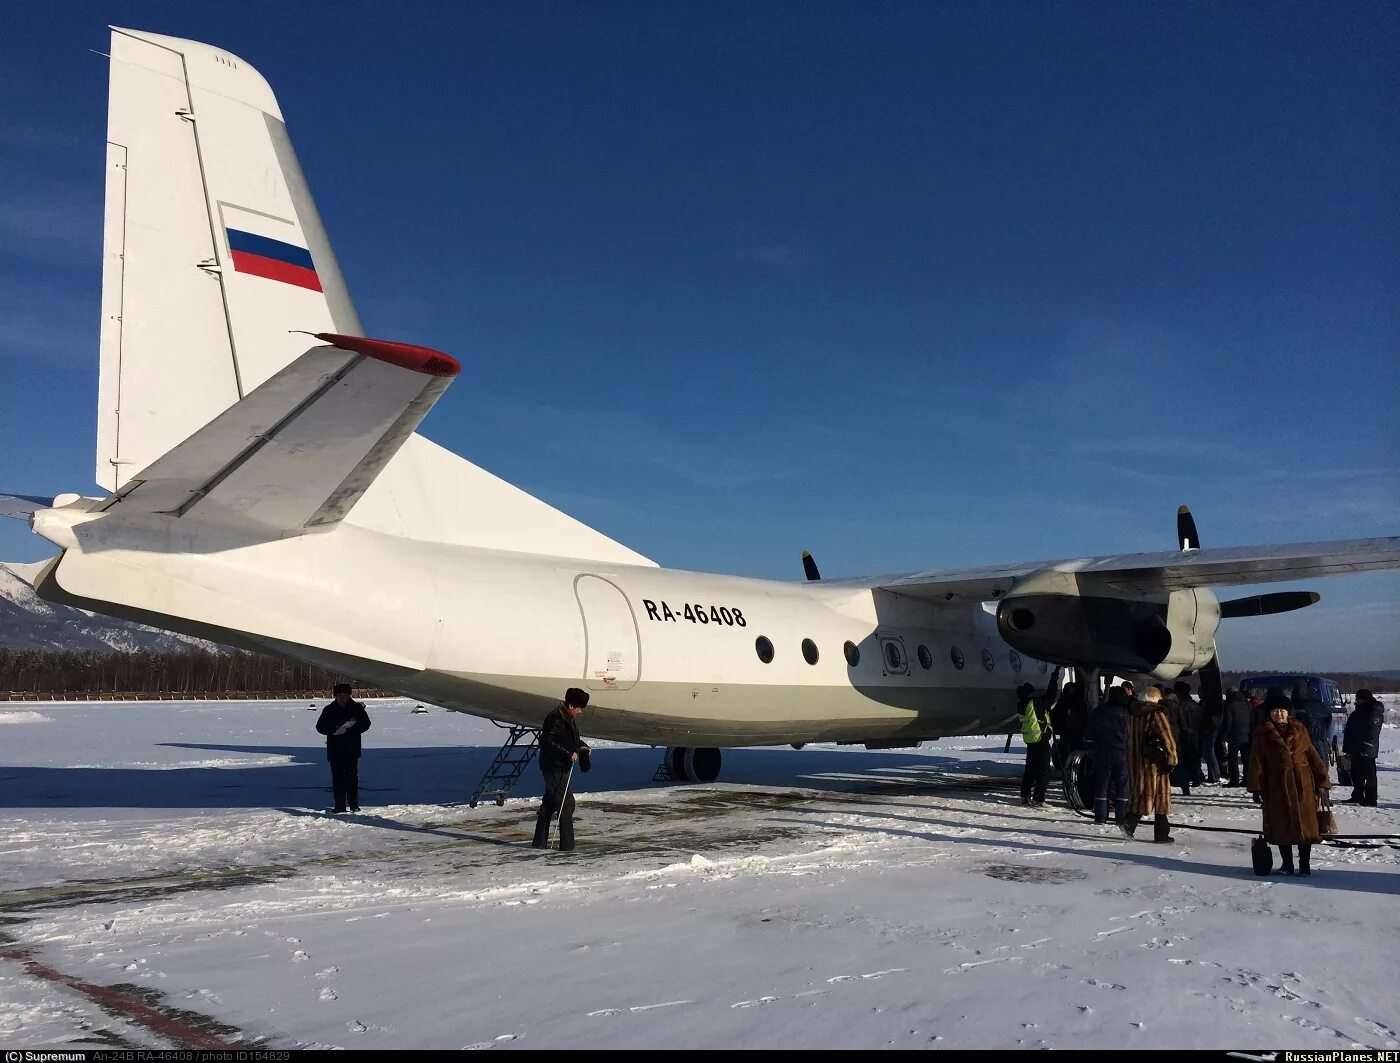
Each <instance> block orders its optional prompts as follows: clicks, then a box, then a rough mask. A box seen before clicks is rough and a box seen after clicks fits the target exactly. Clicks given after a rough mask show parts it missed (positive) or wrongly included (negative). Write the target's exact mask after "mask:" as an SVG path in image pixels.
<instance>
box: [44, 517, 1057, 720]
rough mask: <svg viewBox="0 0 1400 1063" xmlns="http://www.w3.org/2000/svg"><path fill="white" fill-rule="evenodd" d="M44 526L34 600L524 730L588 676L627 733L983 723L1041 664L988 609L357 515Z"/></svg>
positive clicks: (597, 704) (596, 712)
mask: <svg viewBox="0 0 1400 1063" xmlns="http://www.w3.org/2000/svg"><path fill="white" fill-rule="evenodd" d="M35 529H36V531H39V532H40V533H41V534H43V535H45V536H47V537H48V538H50V539H52V540H53V541H55V542H56V543H58V544H59V545H60V546H63V547H65V551H66V552H65V554H64V555H63V557H62V559H61V561H60V562H59V564H58V565H57V566H56V568H54V569H52V570H51V571H50V575H49V577H48V578H46V579H45V580H43V581H41V586H40V592H41V593H44V594H48V595H50V596H53V597H62V596H66V598H67V600H75V601H76V604H80V605H85V606H87V607H90V608H98V609H101V610H103V611H107V612H114V611H115V612H118V613H119V614H122V615H128V616H132V617H133V618H136V619H142V620H145V621H147V622H151V623H155V624H158V625H161V626H165V627H168V628H172V629H175V630H183V631H187V632H190V633H193V634H201V635H206V636H208V637H211V638H215V639H222V640H223V641H226V642H232V643H234V644H239V645H244V646H249V647H254V648H263V649H271V650H275V651H278V652H283V653H286V654H289V655H292V656H295V657H298V658H301V659H303V660H307V661H311V662H314V663H317V664H321V665H323V666H325V667H328V668H332V669H335V670H338V671H341V672H344V673H346V674H348V675H352V676H354V677H356V678H357V679H359V680H361V681H362V682H366V683H373V684H376V685H380V686H384V687H387V688H390V689H394V690H397V691H400V692H402V693H403V694H405V695H408V696H412V697H417V698H422V699H424V700H429V701H432V702H435V703H437V704H440V705H443V706H445V707H448V708H452V709H456V710H460V711H463V712H469V713H472V714H475V715H480V716H487V717H491V718H494V719H498V720H503V721H511V722H520V723H526V724H537V723H538V722H539V721H540V720H541V719H542V718H543V716H544V714H545V713H546V712H547V711H548V710H549V708H550V707H551V706H552V705H554V704H556V703H557V702H558V699H559V698H560V697H561V695H562V693H563V691H564V689H565V688H566V687H569V686H581V687H584V688H585V689H587V690H588V691H589V692H590V694H591V697H592V700H591V702H590V705H589V713H588V727H587V731H588V733H589V734H592V735H595V736H598V737H602V738H610V739H616V740H620V741H629V742H639V743H647V744H654V745H677V746H739V745H763V744H775V743H782V742H794V743H796V742H811V741H851V742H866V741H869V742H898V741H901V740H908V741H910V742H912V741H913V740H916V739H919V738H933V737H938V736H941V735H948V734H982V733H995V732H997V731H998V730H1001V731H1004V730H1005V728H1006V725H1007V724H1008V722H1009V721H1010V719H1011V717H1012V715H1013V713H1014V702H1015V697H1014V688H1015V686H1016V685H1017V684H1018V683H1020V682H1022V681H1025V680H1030V681H1032V682H1034V683H1036V685H1037V686H1042V685H1043V684H1044V683H1045V682H1046V681H1047V679H1048V676H1047V675H1046V674H1045V673H1046V672H1047V671H1048V668H1047V667H1046V666H1045V665H1043V664H1042V663H1041V662H1038V661H1032V660H1030V659H1023V658H1022V657H1020V656H1018V655H1016V654H1015V653H1014V651H1012V650H1011V649H1010V648H1009V647H1008V646H1007V645H1006V644H1005V643H1004V642H1003V641H1002V640H1001V639H1000V637H999V636H998V635H997V633H996V625H995V620H994V618H993V617H992V616H991V615H990V614H988V613H987V612H986V611H985V610H984V609H983V608H982V606H981V604H980V603H974V604H971V605H968V604H958V605H946V606H945V605H937V606H934V605H931V604H929V603H928V602H925V601H918V600H915V599H912V598H907V597H903V596H900V595H895V594H890V593H886V592H880V591H873V592H872V591H871V590H869V589H867V588H860V589H853V588H844V589H843V588H842V586H841V585H840V584H839V583H832V584H824V583H785V582H776V581H771V580H758V579H745V578H741V577H736V576H722V575H711V574H707V573H700V572H684V571H676V570H671V569H662V568H656V567H651V566H643V565H625V564H616V563H602V562H587V561H580V560H578V559H566V558H549V557H542V556H540V555H536V554H516V553H510V552H505V551H496V550H485V549H480V548H474V547H467V546H458V545H452V544H443V543H431V542H421V541H416V540H409V539H404V538H401V537H397V536H390V535H385V534H383V533H380V532H376V531H371V530H368V529H365V528H362V527H358V526H355V525H353V524H349V523H345V524H341V525H338V526H335V527H333V528H331V529H329V530H327V531H324V532H313V533H308V534H304V535H300V536H296V537H292V538H286V539H280V540H273V541H250V540H249V539H247V538H243V539H239V538H237V537H236V536H235V535H234V533H231V532H229V531H227V530H224V529H218V528H212V527H209V526H205V525H200V524H197V523H193V522H190V521H189V520H188V519H187V518H186V519H181V520H174V519H169V518H164V517H142V518H140V519H132V518H122V517H119V516H118V515H117V514H113V513H109V514H105V515H101V516H97V515H94V514H86V513H81V512H76V511H69V510H65V509H56V510H48V511H45V512H43V513H41V514H39V515H38V516H37V517H36V521H35ZM153 546H156V547H157V548H155V549H153V548H152V547H153ZM760 640H766V644H765V643H761V642H760ZM804 640H808V642H809V645H808V646H806V647H804ZM847 643H849V644H851V646H852V647H854V651H855V652H853V653H851V654H850V656H849V657H848V652H847V649H846V646H847ZM770 647H771V650H770ZM760 649H762V652H760ZM804 649H805V652H804ZM808 657H813V658H815V660H814V662H812V663H809V660H808ZM764 658H768V659H767V660H765V659H764ZM852 661H854V663H852Z"/></svg>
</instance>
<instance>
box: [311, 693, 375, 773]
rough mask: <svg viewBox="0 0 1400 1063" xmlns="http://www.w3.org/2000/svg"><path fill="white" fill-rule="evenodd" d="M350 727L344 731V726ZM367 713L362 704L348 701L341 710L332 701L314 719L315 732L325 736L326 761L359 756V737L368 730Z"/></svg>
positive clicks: (338, 704)
mask: <svg viewBox="0 0 1400 1063" xmlns="http://www.w3.org/2000/svg"><path fill="white" fill-rule="evenodd" d="M347 723H348V724H349V725H350V726H349V727H348V728H346V729H345V730H344V731H341V728H342V727H344V725H345V724H347ZM369 727H370V723H369V713H367V712H365V706H364V702H361V701H353V700H352V701H348V702H346V703H345V707H344V708H343V709H342V708H341V707H340V703H339V702H338V701H332V702H331V703H330V704H329V705H327V706H326V707H325V708H324V709H322V710H321V715H320V716H318V717H317V718H316V730H318V731H320V732H321V734H323V735H325V736H326V759H327V760H335V759H336V758H338V757H356V758H358V757H359V755H360V735H362V734H364V733H365V732H366V731H368V730H369ZM337 732H339V733H337Z"/></svg>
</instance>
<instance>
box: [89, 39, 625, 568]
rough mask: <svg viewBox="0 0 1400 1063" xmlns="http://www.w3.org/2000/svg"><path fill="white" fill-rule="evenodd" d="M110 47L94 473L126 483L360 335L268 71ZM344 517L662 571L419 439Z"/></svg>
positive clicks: (169, 42) (407, 532) (393, 530)
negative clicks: (294, 371) (239, 405)
mask: <svg viewBox="0 0 1400 1063" xmlns="http://www.w3.org/2000/svg"><path fill="white" fill-rule="evenodd" d="M111 54H112V67H111V82H110V102H109V116H108V126H107V141H108V144H107V208H106V229H105V246H104V260H103V273H102V341H101V352H102V353H101V359H102V361H101V374H100V384H99V388H98V402H99V410H98V418H97V421H98V429H97V482H98V483H100V484H101V485H102V486H103V487H105V488H107V489H108V490H110V491H114V492H115V491H118V490H120V489H122V488H123V487H125V486H127V485H128V483H129V482H130V481H132V480H133V479H139V478H140V474H141V472H142V470H144V469H147V468H148V467H150V466H151V465H153V464H154V463H155V462H156V460H157V459H159V458H161V457H162V456H163V455H165V454H167V453H168V452H169V451H171V450H173V449H174V448H175V447H176V446H178V445H179V444H181V443H183V442H184V441H186V440H187V439H190V437H192V436H193V435H194V434H195V433H196V432H197V431H199V430H200V429H201V428H203V427H204V426H205V425H207V424H209V423H210V422H211V421H213V420H214V419H215V418H217V417H218V416H219V415H220V414H221V413H223V412H224V411H225V410H227V409H228V408H229V407H230V406H232V405H233V404H234V403H236V402H238V401H240V400H241V399H243V398H244V397H245V396H247V395H248V394H249V393H250V392H252V391H253V390H254V389H255V388H257V387H258V386H259V385H261V384H263V383H264V382H265V381H267V380H269V379H270V378H271V377H273V376H274V375H275V374H276V373H278V372H279V371H281V370H282V369H285V368H286V367H287V366H289V365H291V364H292V363H293V362H294V361H296V360H297V359H298V358H300V357H301V356H302V355H303V354H305V353H306V352H307V351H308V350H309V349H310V348H311V347H313V346H316V345H317V344H318V343H319V341H318V340H315V339H313V338H312V337H311V335H309V334H315V333H329V334H335V335H337V336H363V335H364V332H363V331H362V329H361V328H360V321H359V317H358V315H357V314H356V313H355V307H354V305H353V304H352V303H351V300H350V296H349V293H348V292H347V290H346V287H345V282H344V279H343V278H342V277H341V273H340V267H339V265H338V264H337V263H336V259H335V255H334V253H333V252H332V251H331V245H330V241H329V240H328V239H327V237H326V232H325V229H324V228H323V226H322V224H321V219H320V216H319V215H318V213H317V211H316V205H315V203H314V202H313V201H312V198H311V194H310V192H309V191H308V189H307V187H306V181H305V179H304V178H303V176H302V172H301V166H300V165H299V164H298V162H297V158H296V154H295V153H294V152H293V150H292V144H291V141H290V139H288V136H287V130H286V127H285V126H284V125H283V124H282V112H281V110H280V109H279V108H278V105H277V100H276V99H275V98H274V96H273V94H272V89H271V88H270V87H269V86H268V84H267V82H266V81H265V80H264V79H263V76H262V75H261V74H259V73H258V72H257V70H255V69H254V68H253V67H251V66H249V65H248V64H247V63H246V62H245V61H244V60H242V59H240V58H239V57H238V56H235V55H231V54H229V53H228V52H224V51H221V50H219V49H217V48H213V47H211V46H210V45H207V44H201V43H199V42H198V41H186V40H181V39H179V38H177V37H163V36H161V35H159V34H155V33H143V32H140V31H137V30H124V29H114V30H113V31H112V53H111ZM230 457H232V456H231V455H230ZM361 486H362V487H364V486H366V485H361ZM347 519H348V520H350V521H351V522H353V523H356V524H359V525H361V526H363V527H367V528H372V529H374V530H376V531H380V532H384V533H386V534H388V535H394V536H401V537H404V538H413V539H424V540H431V541H436V542H445V543H455V544H460V545H464V546H479V547H486V548H490V549H497V550H510V551H516V552H528V553H539V554H552V555H556V556H561V557H573V558H588V559H597V560H606V561H612V562H618V563H622V564H647V565H649V564H651V562H650V561H648V560H647V559H646V558H645V557H642V556H641V555H640V554H638V553H636V552H635V551H632V550H630V549H628V548H627V547H625V546H623V545H621V544H620V543H616V542H614V541H613V540H612V539H609V538H608V537H607V536H605V535H602V534H600V533H599V532H596V531H594V530H593V529H591V528H589V527H587V526H585V525H583V524H581V523H579V522H578V521H576V520H574V519H573V518H572V517H569V516H567V515H566V514H563V513H560V512H559V511H558V510H556V509H552V508H551V507H550V506H548V505H546V504H545V503H543V502H541V501H540V500H539V499H537V498H534V497H532V496H530V495H529V494H526V493H525V492H524V491H521V490H520V489H519V488H517V487H514V486H512V485H511V484H508V483H506V482H505V481H503V480H499V479H497V478H496V477H494V476H492V475H491V474H489V473H487V472H485V471H483V470H481V469H478V468H477V467H476V466H474V465H472V464H471V463H470V462H468V461H465V460H464V459H462V458H460V457H458V456H457V455H455V454H451V453H449V452H448V451H446V450H443V449H442V448H441V447H438V446H436V445H435V444H433V443H431V442H429V441H428V440H426V439H423V438H422V437H420V436H417V435H411V436H409V437H408V439H406V440H405V441H404V442H403V445H402V447H400V448H399V449H398V450H397V452H396V453H394V456H393V458H392V459H391V460H389V462H388V464H387V465H386V466H384V467H383V469H382V471H380V472H379V475H378V476H377V477H375V478H374V480H373V483H371V484H368V485H367V488H366V489H365V493H364V495H363V497H362V498H360V499H359V500H358V501H356V502H355V503H354V508H353V511H352V512H351V513H350V515H349V517H348V518H347Z"/></svg>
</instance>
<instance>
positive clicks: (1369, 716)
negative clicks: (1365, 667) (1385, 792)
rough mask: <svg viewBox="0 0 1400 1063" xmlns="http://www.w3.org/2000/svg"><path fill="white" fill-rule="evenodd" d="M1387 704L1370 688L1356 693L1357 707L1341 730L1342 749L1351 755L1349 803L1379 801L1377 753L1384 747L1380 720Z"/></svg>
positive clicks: (1373, 802) (1357, 803)
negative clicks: (1378, 699)
mask: <svg viewBox="0 0 1400 1063" xmlns="http://www.w3.org/2000/svg"><path fill="white" fill-rule="evenodd" d="M1384 716H1385V707H1384V706H1383V705H1382V704H1381V703H1380V702H1379V701H1377V700H1376V698H1375V696H1374V695H1373V694H1372V693H1371V692H1370V691H1369V690H1358V691H1357V692H1356V707H1355V708H1354V709H1352V710H1351V715H1350V716H1348V717H1347V725H1346V730H1345V731H1343V732H1342V752H1343V753H1346V754H1348V755H1350V757H1351V783H1352V791H1351V796H1350V797H1349V798H1347V804H1349V805H1370V806H1372V807H1374V806H1375V804H1376V755H1377V754H1378V753H1379V752H1380V749H1381V721H1382V719H1383V718H1384Z"/></svg>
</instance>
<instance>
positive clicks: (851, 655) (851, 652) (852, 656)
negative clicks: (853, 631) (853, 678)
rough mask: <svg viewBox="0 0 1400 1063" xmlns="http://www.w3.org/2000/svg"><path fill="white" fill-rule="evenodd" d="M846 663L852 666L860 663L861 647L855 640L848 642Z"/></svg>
mask: <svg viewBox="0 0 1400 1063" xmlns="http://www.w3.org/2000/svg"><path fill="white" fill-rule="evenodd" d="M846 663H847V664H849V665H850V666H851V667H852V668H854V667H855V666H856V665H858V664H860V647H859V646H857V645H856V644H855V643H854V642H848V643H846Z"/></svg>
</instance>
